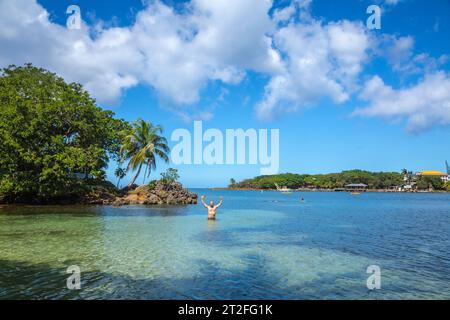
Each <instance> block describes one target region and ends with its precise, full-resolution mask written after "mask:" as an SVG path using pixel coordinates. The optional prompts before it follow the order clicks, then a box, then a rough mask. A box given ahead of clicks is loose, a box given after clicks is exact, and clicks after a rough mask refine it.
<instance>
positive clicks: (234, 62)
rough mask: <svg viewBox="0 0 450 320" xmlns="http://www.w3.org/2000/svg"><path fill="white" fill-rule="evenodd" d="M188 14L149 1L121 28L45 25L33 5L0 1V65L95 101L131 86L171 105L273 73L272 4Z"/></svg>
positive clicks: (195, 7)
mask: <svg viewBox="0 0 450 320" xmlns="http://www.w3.org/2000/svg"><path fill="white" fill-rule="evenodd" d="M188 6H189V8H188V9H189V10H188V11H187V13H184V14H180V13H176V12H175V11H174V10H173V9H172V8H171V7H169V6H166V5H164V4H162V3H161V2H158V1H152V2H151V3H150V4H149V5H148V7H147V8H146V9H145V10H143V11H141V12H139V13H138V15H137V18H136V23H135V24H134V25H132V26H130V27H128V28H125V27H124V28H108V29H102V26H101V25H98V24H97V25H95V26H93V31H94V32H97V34H96V37H95V39H93V38H92V37H90V36H89V33H90V30H89V28H88V27H87V26H86V25H83V28H82V30H68V29H66V28H64V27H62V26H59V25H57V24H54V23H52V22H50V21H49V18H48V13H47V11H46V10H45V9H44V8H43V7H41V6H40V5H39V4H37V3H36V1H29V0H16V1H1V2H0V46H1V47H2V52H1V54H0V64H1V65H2V66H5V65H7V64H11V63H14V64H19V65H20V64H23V63H25V62H32V63H34V64H36V65H39V66H43V67H45V68H48V69H50V70H52V71H55V72H57V73H58V74H60V75H62V76H63V77H65V78H66V79H67V80H68V81H78V82H81V83H83V84H84V85H85V87H86V88H87V89H88V90H89V91H91V92H92V94H93V95H94V96H95V97H96V98H98V99H99V100H100V101H101V102H113V101H117V99H118V98H119V97H120V96H121V93H122V92H123V90H126V89H127V88H130V87H132V86H134V85H136V84H138V83H146V84H148V85H149V86H151V87H153V88H154V89H155V90H156V91H157V92H158V93H159V94H160V95H161V97H162V98H164V99H165V100H166V101H171V102H172V103H174V104H176V105H183V104H193V103H195V102H197V101H198V99H199V93H200V90H201V89H202V88H203V87H204V86H205V85H206V83H207V82H208V81H209V80H219V81H222V82H224V83H231V84H235V83H238V82H239V81H240V80H241V79H242V78H243V77H244V76H245V72H246V70H255V71H258V72H267V73H271V72H276V71H277V70H278V69H279V62H280V58H279V57H278V55H277V53H276V52H275V51H274V50H273V49H272V47H271V39H270V38H269V37H268V36H267V35H266V33H267V32H268V31H270V29H271V26H272V22H271V20H270V17H269V16H268V11H269V9H270V7H271V1H269V0H263V1H260V0H258V1H253V0H233V1H229V0H216V1H206V0H193V1H192V2H191V3H189V5H188Z"/></svg>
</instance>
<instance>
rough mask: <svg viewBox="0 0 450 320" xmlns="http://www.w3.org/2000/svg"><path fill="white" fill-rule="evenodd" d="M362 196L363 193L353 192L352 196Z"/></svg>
mask: <svg viewBox="0 0 450 320" xmlns="http://www.w3.org/2000/svg"><path fill="white" fill-rule="evenodd" d="M360 194H361V192H352V193H351V195H352V196H357V195H360Z"/></svg>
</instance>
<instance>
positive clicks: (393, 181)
mask: <svg viewBox="0 0 450 320" xmlns="http://www.w3.org/2000/svg"><path fill="white" fill-rule="evenodd" d="M275 183H276V184H278V185H279V186H286V187H288V188H291V189H297V188H318V189H335V188H343V187H345V185H347V184H350V183H364V184H366V185H368V186H369V188H371V189H387V188H390V187H393V186H400V185H401V184H402V183H403V176H402V174H400V173H397V172H369V171H362V170H350V171H343V172H341V173H330V174H316V175H309V174H293V173H285V174H277V175H271V176H259V177H256V178H253V179H247V180H244V181H242V182H239V183H234V184H233V185H230V187H231V188H236V189H239V188H249V189H274V188H275Z"/></svg>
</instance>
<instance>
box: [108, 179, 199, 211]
mask: <svg viewBox="0 0 450 320" xmlns="http://www.w3.org/2000/svg"><path fill="white" fill-rule="evenodd" d="M197 198H198V197H197V195H196V194H195V193H192V192H189V191H188V190H187V189H184V188H183V186H182V185H181V184H180V183H178V182H172V183H170V184H167V183H163V182H161V181H158V182H156V183H155V184H153V185H151V186H149V185H144V186H140V187H138V188H136V189H134V190H130V191H128V192H127V194H126V195H124V196H122V197H117V198H116V199H115V200H114V201H112V203H111V204H113V205H115V206H122V205H133V204H144V205H155V204H156V205H163V204H168V205H185V204H196V203H197Z"/></svg>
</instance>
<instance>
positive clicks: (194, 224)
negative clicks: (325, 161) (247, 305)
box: [0, 190, 450, 299]
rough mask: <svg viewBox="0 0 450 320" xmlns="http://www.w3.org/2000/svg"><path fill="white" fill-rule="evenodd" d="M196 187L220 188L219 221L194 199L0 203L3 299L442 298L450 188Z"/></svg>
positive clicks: (447, 278) (448, 255) (448, 263)
mask: <svg viewBox="0 0 450 320" xmlns="http://www.w3.org/2000/svg"><path fill="white" fill-rule="evenodd" d="M194 191H195V192H197V193H199V194H206V195H207V196H208V199H209V198H210V197H212V198H213V199H215V200H217V199H218V196H219V195H223V196H224V199H225V200H224V205H223V206H222V207H221V208H220V209H219V212H218V219H217V221H207V220H206V212H205V209H204V208H203V207H202V206H200V205H196V206H186V207H158V208H156V207H142V206H136V207H122V208H114V207H82V206H80V207H0V299H11V298H19V299H106V298H110V299H432V298H437V299H450V250H449V249H450V205H449V204H450V194H394V193H392V194H390V193H389V194H384V193H366V194H361V195H359V196H351V195H350V194H348V193H293V194H287V195H284V194H280V193H277V192H264V193H260V192H251V191H249V192H244V191H210V190H194ZM301 196H303V197H304V198H305V200H306V202H305V203H303V204H302V203H300V201H299V198H300V197H301ZM71 265H78V266H79V267H80V268H81V272H82V273H81V286H82V288H81V290H79V291H71V290H68V289H67V288H66V278H67V277H68V276H69V275H68V274H66V269H67V267H69V266H71ZM369 265H378V266H379V267H380V268H381V289H380V290H368V289H367V286H366V280H367V277H368V276H369V274H367V273H366V268H367V267H368V266H369Z"/></svg>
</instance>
